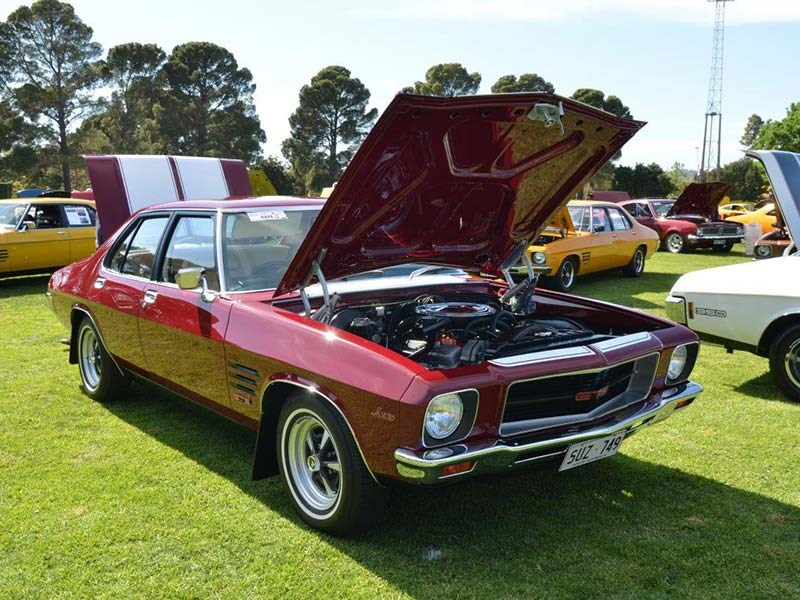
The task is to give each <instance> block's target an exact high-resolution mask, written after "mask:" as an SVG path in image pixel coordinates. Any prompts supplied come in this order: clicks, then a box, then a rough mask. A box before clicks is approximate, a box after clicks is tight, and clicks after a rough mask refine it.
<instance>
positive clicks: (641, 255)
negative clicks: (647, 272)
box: [622, 246, 645, 277]
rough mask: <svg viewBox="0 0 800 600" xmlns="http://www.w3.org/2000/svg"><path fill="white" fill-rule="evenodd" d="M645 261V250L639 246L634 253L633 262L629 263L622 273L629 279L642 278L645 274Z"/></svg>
mask: <svg viewBox="0 0 800 600" xmlns="http://www.w3.org/2000/svg"><path fill="white" fill-rule="evenodd" d="M644 259H645V251H644V248H642V247H641V246H639V247H638V248H637V249H636V252H634V253H633V257H632V258H631V262H629V263H628V264H627V265H626V266H625V267H624V268H623V269H622V272H623V273H624V274H625V275H627V276H628V277H641V276H642V273H644Z"/></svg>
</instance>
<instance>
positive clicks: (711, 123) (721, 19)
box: [698, 0, 733, 181]
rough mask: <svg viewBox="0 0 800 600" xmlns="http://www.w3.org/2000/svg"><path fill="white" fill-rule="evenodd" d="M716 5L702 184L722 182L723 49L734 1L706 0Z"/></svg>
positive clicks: (701, 169) (704, 133)
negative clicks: (727, 12)
mask: <svg viewBox="0 0 800 600" xmlns="http://www.w3.org/2000/svg"><path fill="white" fill-rule="evenodd" d="M706 2H714V3H715V4H716V6H715V8H716V11H715V14H714V43H713V45H712V46H711V79H710V81H709V83H708V108H707V109H706V124H705V129H704V130H703V154H702V155H701V159H700V175H699V177H698V179H699V180H700V181H712V180H714V179H719V171H720V149H721V147H722V47H723V44H724V41H725V3H726V2H733V0H706Z"/></svg>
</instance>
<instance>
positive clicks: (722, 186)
mask: <svg viewBox="0 0 800 600" xmlns="http://www.w3.org/2000/svg"><path fill="white" fill-rule="evenodd" d="M731 187H733V186H732V185H731V184H729V183H721V182H715V183H690V184H689V185H687V186H686V189H684V190H683V192H682V193H681V195H680V196H678V199H677V200H676V201H675V204H673V205H672V208H670V209H669V211H668V212H667V214H666V215H665V216H667V217H675V216H677V215H699V216H701V217H705V218H706V219H711V220H714V221H716V220H719V213H718V212H717V210H718V208H719V203H720V202H722V199H723V198H724V197H725V195H726V194H727V193H728V191H730V189H731Z"/></svg>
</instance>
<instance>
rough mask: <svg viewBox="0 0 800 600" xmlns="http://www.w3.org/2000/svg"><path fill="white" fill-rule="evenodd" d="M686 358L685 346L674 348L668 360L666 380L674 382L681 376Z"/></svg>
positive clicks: (687, 354)
mask: <svg viewBox="0 0 800 600" xmlns="http://www.w3.org/2000/svg"><path fill="white" fill-rule="evenodd" d="M688 356H689V353H688V352H687V350H686V346H684V345H681V346H676V347H675V350H673V351H672V358H670V359H669V368H668V369H667V379H671V380H673V381H674V380H676V379H678V377H680V376H681V374H682V373H683V369H684V368H685V367H686V359H687V358H688Z"/></svg>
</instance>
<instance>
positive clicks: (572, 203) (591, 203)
mask: <svg viewBox="0 0 800 600" xmlns="http://www.w3.org/2000/svg"><path fill="white" fill-rule="evenodd" d="M620 204H621V202H607V201H605V200H570V201H569V202H568V203H567V206H607V207H609V208H619V205H620Z"/></svg>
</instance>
